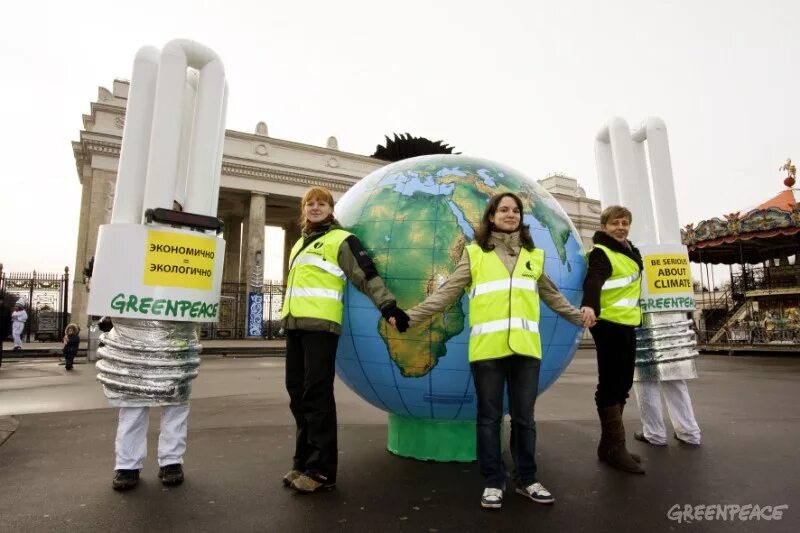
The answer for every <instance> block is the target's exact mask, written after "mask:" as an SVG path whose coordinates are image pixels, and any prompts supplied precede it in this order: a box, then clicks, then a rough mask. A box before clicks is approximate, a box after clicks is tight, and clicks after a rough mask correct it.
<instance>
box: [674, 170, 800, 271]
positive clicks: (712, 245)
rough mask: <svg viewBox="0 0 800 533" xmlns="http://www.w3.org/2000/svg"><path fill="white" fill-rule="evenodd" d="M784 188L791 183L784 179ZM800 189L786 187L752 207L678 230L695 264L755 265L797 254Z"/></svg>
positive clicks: (799, 236) (798, 246) (799, 224)
mask: <svg viewBox="0 0 800 533" xmlns="http://www.w3.org/2000/svg"><path fill="white" fill-rule="evenodd" d="M787 182H788V183H787V185H789V186H791V185H794V180H793V179H792V180H791V181H789V180H788V178H787ZM798 200H800V189H794V188H787V189H786V190H784V191H781V192H780V193H778V194H777V195H775V196H773V197H772V198H770V199H768V200H766V201H765V202H762V203H761V204H759V205H758V206H756V207H755V208H752V209H749V210H747V211H745V212H744V214H741V212H740V211H737V212H735V213H729V214H727V215H723V218H712V219H710V220H704V221H702V222H700V223H698V224H697V226H695V225H694V224H689V225H687V226H686V227H685V229H682V230H681V240H682V242H683V244H685V245H686V246H687V247H688V248H689V259H690V260H691V261H692V262H695V263H713V264H719V263H722V264H726V265H732V264H744V263H750V264H758V263H762V262H764V261H766V260H768V259H774V258H777V257H785V256H790V255H793V254H796V253H800V207H798Z"/></svg>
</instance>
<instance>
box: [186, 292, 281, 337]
mask: <svg viewBox="0 0 800 533" xmlns="http://www.w3.org/2000/svg"><path fill="white" fill-rule="evenodd" d="M260 290H261V293H262V295H263V298H264V316H263V319H262V320H263V324H264V327H263V336H264V338H266V339H276V338H280V337H283V331H282V330H281V324H280V316H281V308H282V306H283V294H284V292H285V291H286V286H285V285H283V284H282V283H276V282H267V283H264V285H263V286H262V287H261V289H260ZM247 304H248V294H247V284H246V283H223V284H222V291H221V296H220V307H219V322H217V323H208V324H203V327H202V328H201V330H200V334H201V336H202V338H203V339H243V338H245V337H246V336H247Z"/></svg>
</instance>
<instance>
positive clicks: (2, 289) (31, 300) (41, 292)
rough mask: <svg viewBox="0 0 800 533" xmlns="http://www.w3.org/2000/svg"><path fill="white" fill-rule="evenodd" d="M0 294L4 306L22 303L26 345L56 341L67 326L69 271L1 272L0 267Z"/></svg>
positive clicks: (0, 268)
mask: <svg viewBox="0 0 800 533" xmlns="http://www.w3.org/2000/svg"><path fill="white" fill-rule="evenodd" d="M0 293H3V294H5V295H6V297H5V299H6V305H7V306H9V307H11V306H13V305H14V304H15V303H16V302H17V301H20V300H22V301H23V302H24V303H25V310H26V311H27V313H28V321H27V322H26V323H25V330H24V331H23V335H24V336H25V340H26V341H27V342H30V341H31V338H33V339H35V340H38V341H60V340H62V339H63V337H64V329H66V327H67V324H69V318H70V317H69V313H68V312H67V307H68V305H69V268H68V267H64V273H63V274H52V273H46V274H42V273H39V272H36V271H35V270H34V271H33V272H32V273H28V272H11V273H8V274H6V273H5V272H3V265H0Z"/></svg>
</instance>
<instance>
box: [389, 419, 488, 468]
mask: <svg viewBox="0 0 800 533" xmlns="http://www.w3.org/2000/svg"><path fill="white" fill-rule="evenodd" d="M386 441H387V443H386V448H387V449H388V450H389V451H390V452H392V453H393V454H395V455H400V456H402V457H410V458H412V459H419V460H421V461H439V462H448V461H458V462H471V461H475V459H476V455H475V421H463V420H423V419H419V418H407V417H404V416H398V415H395V414H392V413H389V434H388V438H387V439H386Z"/></svg>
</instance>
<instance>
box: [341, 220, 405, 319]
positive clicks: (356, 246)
mask: <svg viewBox="0 0 800 533" xmlns="http://www.w3.org/2000/svg"><path fill="white" fill-rule="evenodd" d="M337 260H338V261H339V267H341V269H342V271H343V272H344V274H345V275H346V276H347V277H348V278H349V279H350V281H351V282H352V283H353V285H355V286H356V288H357V289H358V290H360V291H361V292H363V293H364V294H366V295H367V296H368V297H369V299H370V300H372V303H374V304H375V307H377V308H378V309H383V308H385V307H386V306H389V305H396V300H395V297H394V295H393V294H392V293H391V292H390V291H389V289H388V288H387V287H386V284H385V283H384V282H383V279H382V278H381V277H380V276H379V275H378V269H376V268H375V263H373V262H372V259H370V257H369V255H368V254H367V252H366V250H364V247H363V246H362V245H361V241H359V240H358V237H356V236H355V235H350V236H349V237H348V238H347V239H345V240H344V242H343V243H342V245H341V246H340V247H339V255H338V257H337Z"/></svg>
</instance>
